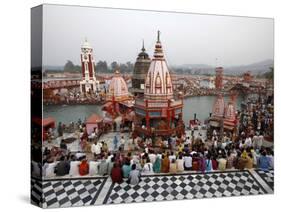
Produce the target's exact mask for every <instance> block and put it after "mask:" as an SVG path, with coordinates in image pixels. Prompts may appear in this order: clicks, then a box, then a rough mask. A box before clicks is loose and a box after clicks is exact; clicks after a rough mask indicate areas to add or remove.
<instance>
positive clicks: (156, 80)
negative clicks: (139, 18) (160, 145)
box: [135, 31, 184, 136]
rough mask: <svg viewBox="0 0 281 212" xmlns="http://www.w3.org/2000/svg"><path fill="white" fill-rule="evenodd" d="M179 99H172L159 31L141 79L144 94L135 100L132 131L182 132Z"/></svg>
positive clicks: (165, 134)
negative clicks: (151, 56) (143, 81)
mask: <svg viewBox="0 0 281 212" xmlns="http://www.w3.org/2000/svg"><path fill="white" fill-rule="evenodd" d="M182 108H183V100H182V99H178V100H175V99H174V95H173V85H172V80H171V76H170V72H169V68H168V66H167V62H166V60H165V57H164V52H163V49H162V44H161V42H160V32H159V31H158V36H157V42H156V44H155V51H154V56H153V59H152V61H151V63H150V66H149V69H148V73H147V76H146V79H145V89H144V97H142V98H137V99H136V101H135V114H136V118H135V133H136V134H138V135H141V134H142V135H147V136H170V135H172V134H182V133H183V132H184V124H183V121H182Z"/></svg>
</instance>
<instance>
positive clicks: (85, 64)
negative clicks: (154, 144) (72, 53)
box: [80, 39, 99, 93]
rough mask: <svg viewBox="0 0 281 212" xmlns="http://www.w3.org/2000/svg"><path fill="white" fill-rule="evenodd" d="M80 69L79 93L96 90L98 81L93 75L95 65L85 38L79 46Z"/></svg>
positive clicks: (90, 48) (94, 91)
mask: <svg viewBox="0 0 281 212" xmlns="http://www.w3.org/2000/svg"><path fill="white" fill-rule="evenodd" d="M81 69H82V80H81V82H80V91H81V93H87V92H90V91H91V92H93V93H96V92H97V91H98V84H99V82H98V81H97V80H96V77H95V66H94V58H93V49H92V47H91V45H90V43H89V42H88V41H87V39H85V41H84V43H83V45H82V46H81Z"/></svg>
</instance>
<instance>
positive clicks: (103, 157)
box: [33, 100, 274, 185]
mask: <svg viewBox="0 0 281 212" xmlns="http://www.w3.org/2000/svg"><path fill="white" fill-rule="evenodd" d="M268 104H270V102H269V103H268V102H267V101H264V100H259V101H256V102H253V101H250V102H248V103H247V105H246V107H245V108H242V111H241V113H240V116H239V117H240V120H241V124H240V128H239V130H238V133H237V136H236V138H235V139H233V138H232V136H229V135H228V134H226V133H225V134H224V135H223V136H222V137H221V136H218V132H217V131H216V130H213V132H212V136H211V137H204V136H203V135H202V132H201V128H200V129H198V130H197V133H194V129H193V130H192V133H190V132H188V131H186V133H185V134H183V135H181V136H176V135H172V136H171V137H168V138H165V139H164V138H162V139H161V138H158V139H155V140H154V141H153V140H152V138H149V137H146V138H144V137H136V138H133V137H129V138H126V137H125V136H123V135H121V136H120V138H118V137H117V136H114V137H113V138H112V140H111V141H97V140H95V141H94V142H91V148H90V152H89V153H86V152H70V151H69V150H68V149H67V145H66V144H64V143H63V142H62V144H61V146H60V147H54V148H52V149H48V148H46V149H45V150H44V152H43V166H42V175H43V176H44V177H46V178H52V177H57V176H70V177H80V176H110V177H111V179H112V181H113V182H116V183H121V182H123V181H124V180H125V181H127V182H128V183H130V184H132V185H136V184H138V183H139V182H140V181H141V176H143V175H154V174H160V173H165V174H167V173H168V174H176V173H183V172H191V171H193V172H197V173H208V172H212V171H226V170H245V169H254V168H258V169H262V170H270V169H274V151H273V145H272V146H270V147H265V145H264V139H265V137H264V135H265V134H266V133H267V132H268V131H269V130H270V127H271V125H270V121H271V120H270V119H271V112H270V111H269V110H270V107H268V106H267V105H268ZM264 105H266V106H264ZM268 120H269V121H268ZM259 122H262V123H261V124H259ZM259 125H260V126H259ZM59 133H60V132H59ZM108 142H112V145H110V146H111V148H109V145H108ZM36 170H37V171H38V169H36V168H35V167H33V171H36Z"/></svg>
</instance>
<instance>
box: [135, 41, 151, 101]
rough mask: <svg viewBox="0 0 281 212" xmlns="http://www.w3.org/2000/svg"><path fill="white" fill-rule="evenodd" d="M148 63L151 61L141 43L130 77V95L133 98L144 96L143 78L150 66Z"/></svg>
mask: <svg viewBox="0 0 281 212" xmlns="http://www.w3.org/2000/svg"><path fill="white" fill-rule="evenodd" d="M150 62H151V60H150V58H149V55H148V54H147V53H146V50H145V48H144V42H143V44H142V49H141V52H140V53H139V54H138V57H137V60H136V63H135V67H134V72H133V76H132V93H133V94H134V95H135V96H137V95H143V94H144V84H145V78H146V75H147V72H148V69H149V66H150Z"/></svg>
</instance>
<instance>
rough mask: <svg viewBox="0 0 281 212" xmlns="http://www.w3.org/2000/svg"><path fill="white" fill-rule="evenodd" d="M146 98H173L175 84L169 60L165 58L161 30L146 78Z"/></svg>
mask: <svg viewBox="0 0 281 212" xmlns="http://www.w3.org/2000/svg"><path fill="white" fill-rule="evenodd" d="M144 95H145V98H146V99H155V100H163V99H165V100H167V99H172V98H173V86H172V80H171V76H170V72H169V69H168V66H167V62H166V60H165V58H164V53H163V49H162V44H161V42H160V32H159V31H158V39H157V42H156V44H155V51H154V56H153V59H152V61H151V63H150V66H149V69H148V73H147V76H146V80H145V92H144Z"/></svg>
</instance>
